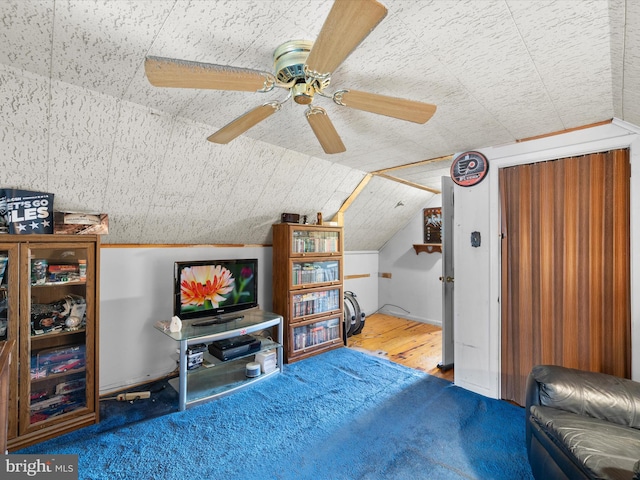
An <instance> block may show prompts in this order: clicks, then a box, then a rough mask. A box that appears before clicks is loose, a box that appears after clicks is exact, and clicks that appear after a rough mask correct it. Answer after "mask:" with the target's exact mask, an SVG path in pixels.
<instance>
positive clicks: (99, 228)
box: [53, 212, 109, 235]
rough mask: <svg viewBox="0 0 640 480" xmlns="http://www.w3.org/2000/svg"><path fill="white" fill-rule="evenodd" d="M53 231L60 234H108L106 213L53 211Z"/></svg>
mask: <svg viewBox="0 0 640 480" xmlns="http://www.w3.org/2000/svg"><path fill="white" fill-rule="evenodd" d="M53 223H54V226H53V233H55V234H60V235H106V234H107V233H109V216H108V215H107V214H106V213H81V212H53Z"/></svg>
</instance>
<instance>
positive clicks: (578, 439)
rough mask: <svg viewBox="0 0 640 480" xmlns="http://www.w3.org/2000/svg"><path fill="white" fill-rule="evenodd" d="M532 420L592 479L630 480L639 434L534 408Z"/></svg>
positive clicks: (639, 451) (639, 445) (639, 448)
mask: <svg viewBox="0 0 640 480" xmlns="http://www.w3.org/2000/svg"><path fill="white" fill-rule="evenodd" d="M530 414H531V417H532V420H533V421H534V422H535V423H536V424H537V425H539V427H540V429H541V430H542V431H544V432H545V433H546V434H547V435H549V437H550V438H551V439H552V440H553V441H554V442H555V443H556V444H557V445H558V446H559V447H560V448H561V449H562V450H564V451H565V453H566V454H567V455H569V456H572V457H573V458H575V459H576V461H577V462H579V463H581V464H582V465H583V466H584V468H585V470H586V471H587V472H589V475H590V476H591V477H592V478H598V479H610V480H631V479H633V478H634V467H635V464H636V462H637V461H638V459H639V458H640V430H637V429H635V428H629V427H625V426H622V425H618V424H615V423H611V422H607V421H604V420H600V419H597V418H591V417H586V416H583V415H578V414H575V413H571V412H567V411H564V410H558V409H555V408H550V407H545V406H538V405H534V406H532V407H531V411H530Z"/></svg>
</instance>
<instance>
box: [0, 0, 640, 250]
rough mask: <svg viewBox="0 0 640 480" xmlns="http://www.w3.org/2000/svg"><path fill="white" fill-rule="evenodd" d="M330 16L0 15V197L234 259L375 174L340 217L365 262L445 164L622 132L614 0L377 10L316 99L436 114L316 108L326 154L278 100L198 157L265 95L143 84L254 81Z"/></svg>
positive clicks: (193, 6) (5, 8)
mask: <svg viewBox="0 0 640 480" xmlns="http://www.w3.org/2000/svg"><path fill="white" fill-rule="evenodd" d="M383 3H385V2H383ZM332 4H333V1H332V0H296V1H282V0H226V1H223V0H219V1H218V0H130V1H129V0H104V1H94V0H75V1H67V0H15V1H13V0H11V1H10V0H0V27H1V28H0V46H1V47H0V99H1V100H2V101H1V102H0V138H2V143H1V145H0V152H2V155H1V156H0V157H1V158H0V181H1V182H2V183H1V186H13V187H21V188H27V189H31V190H40V191H48V192H51V193H54V194H55V207H56V210H67V211H99V212H104V213H108V214H109V216H110V233H109V235H107V236H105V237H104V239H103V241H104V242H107V243H244V244H247V243H251V244H252V243H269V242H270V238H271V232H270V226H271V224H272V223H275V222H278V221H279V218H280V214H281V213H282V212H292V213H300V214H307V215H310V216H312V217H315V214H316V212H322V213H323V216H324V218H325V219H330V218H331V217H332V216H334V215H335V214H336V212H338V211H339V209H340V208H341V206H342V205H343V204H344V202H345V201H347V200H348V199H349V197H350V195H351V194H352V192H354V191H355V190H356V189H357V187H358V185H359V184H360V182H361V181H362V180H363V179H365V176H366V175H367V173H370V172H379V171H385V170H388V169H391V170H388V171H387V174H388V175H391V176H393V177H396V178H397V179H399V180H400V181H394V180H393V179H390V178H388V177H387V176H381V175H374V176H373V177H372V179H371V180H370V181H369V182H368V183H367V184H366V186H365V187H364V188H363V189H362V190H361V191H360V193H359V195H358V196H357V198H356V199H355V200H354V201H353V202H351V201H350V203H349V208H348V209H346V211H345V214H344V223H345V240H346V248H347V249H349V250H368V249H378V248H380V247H381V246H382V245H384V243H385V242H386V241H387V240H388V239H389V238H390V237H391V236H392V235H393V234H394V233H396V232H397V231H398V230H399V229H401V228H402V227H403V226H404V225H405V224H406V222H407V221H408V220H409V219H411V218H413V217H414V216H415V215H416V214H417V213H418V212H419V211H420V210H421V209H422V208H423V207H424V206H425V205H427V204H428V203H429V202H430V200H431V198H432V197H433V195H434V194H435V193H437V191H438V189H439V186H440V178H441V176H443V175H447V174H448V171H449V163H450V156H451V155H452V154H455V153H456V152H463V151H465V150H469V149H480V150H481V149H482V147H487V146H492V145H500V144H505V143H511V142H514V141H516V140H519V139H524V138H529V137H533V136H538V135H544V134H547V133H551V132H557V131H562V130H565V129H572V128H576V127H581V126H584V125H588V124H592V123H596V122H601V121H605V120H608V119H611V118H613V117H616V118H619V119H622V120H625V121H628V122H630V123H634V124H636V125H640V4H639V3H638V2H632V1H631V0H626V1H625V0H609V1H607V0H556V1H552V0H535V1H534V0H482V1H480V0H466V1H465V0H433V1H427V0H422V1H415V0H388V1H387V2H386V3H385V5H386V7H387V8H388V14H387V15H386V17H385V18H384V19H383V20H382V22H381V23H380V24H379V25H378V26H377V27H376V28H375V29H374V30H373V31H372V32H371V34H370V35H368V36H367V37H366V38H365V40H364V41H363V42H362V43H361V44H360V45H359V46H358V47H357V48H356V49H355V51H354V52H353V53H352V54H351V55H350V56H348V57H347V58H346V60H345V61H344V62H343V63H342V64H341V65H340V66H339V67H338V68H337V69H336V70H335V71H334V72H333V75H332V78H331V90H334V89H339V88H353V89H356V90H361V91H365V92H372V93H378V94H383V95H388V96H393V97H401V98H407V99H412V100H417V101H421V102H426V103H431V104H435V105H436V106H437V111H436V113H435V115H434V116H433V118H432V119H431V120H429V121H428V122H427V123H426V124H414V123H410V122H406V121H402V120H398V119H394V118H389V117H385V116H381V115H375V114H372V113H368V112H363V111H359V110H354V109H349V108H347V107H342V106H339V105H337V104H335V103H333V102H332V101H331V100H330V99H326V98H316V99H315V100H314V104H318V105H320V106H322V107H323V108H325V109H326V110H327V112H328V114H329V116H330V118H331V120H332V122H333V124H334V126H335V128H336V130H337V131H338V133H339V135H340V137H341V138H342V141H343V143H344V144H345V146H346V152H344V153H340V154H334V155H327V154H325V153H324V152H323V150H322V148H321V147H320V145H319V143H318V141H317V139H316V137H315V136H314V135H313V132H312V130H311V128H310V127H309V124H308V123H307V121H306V119H305V115H304V111H305V108H304V107H303V106H302V105H298V104H295V103H293V102H291V101H289V102H287V103H285V104H284V106H283V108H282V109H281V110H280V111H279V112H277V113H276V114H274V115H272V116H271V117H269V118H268V119H266V120H265V121H263V122H261V123H259V124H258V125H256V126H255V127H253V128H251V129H250V130H248V131H247V132H246V133H245V134H244V135H242V136H240V137H239V138H237V139H235V140H233V141H232V142H231V143H229V144H228V145H218V144H213V143H210V142H207V141H206V138H207V137H208V136H209V135H210V134H212V133H213V132H215V131H216V130H218V129H219V128H221V127H223V126H224V125H226V124H227V123H229V122H230V121H232V120H233V119H235V118H236V117H238V116H240V115H242V114H243V113H245V112H247V111H248V110H250V109H252V108H254V107H256V106H258V105H260V104H263V103H265V102H267V101H271V100H283V98H284V97H285V92H284V91H283V90H281V89H275V90H274V91H271V92H269V93H253V92H248V93H247V92H236V91H231V92H230V91H224V92H223V91H218V90H196V89H182V88H159V87H154V86H152V85H150V83H149V82H148V80H147V78H146V76H145V72H144V60H145V57H146V56H149V55H152V56H161V57H171V58H176V59H184V60H191V61H197V62H206V63H213V64H220V65H232V66H237V67H244V68H250V69H256V70H266V71H269V72H272V71H273V51H274V49H275V48H276V47H277V46H278V45H280V44H282V43H283V42H285V41H287V40H291V39H309V40H314V39H315V38H316V37H317V35H318V33H319V32H320V30H321V28H322V26H323V22H324V20H325V18H326V17H327V15H328V14H329V11H330V9H331V6H332ZM426 160H433V161H429V162H423V161H426ZM416 162H418V163H417V164H416V165H411V166H410V168H403V169H395V168H394V167H397V166H400V165H409V164H414V163H416ZM420 185H421V186H424V187H426V189H423V188H418V187H417V186H420ZM351 200H352V199H351ZM399 202H401V203H402V204H403V206H398V203H399ZM417 241H419V239H416V242H417Z"/></svg>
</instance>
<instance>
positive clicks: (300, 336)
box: [289, 316, 342, 355]
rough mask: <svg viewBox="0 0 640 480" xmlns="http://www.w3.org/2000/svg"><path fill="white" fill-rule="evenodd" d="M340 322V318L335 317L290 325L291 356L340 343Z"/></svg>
mask: <svg viewBox="0 0 640 480" xmlns="http://www.w3.org/2000/svg"><path fill="white" fill-rule="evenodd" d="M341 320H342V318H341V316H335V317H331V318H328V319H326V320H310V321H307V322H301V323H297V324H292V325H290V326H289V328H290V329H291V332H290V339H291V341H292V343H293V345H290V348H291V351H292V352H293V355H296V354H301V353H303V352H305V351H306V350H313V349H316V348H320V347H322V346H324V345H327V344H330V343H336V342H338V341H341V331H340V322H341Z"/></svg>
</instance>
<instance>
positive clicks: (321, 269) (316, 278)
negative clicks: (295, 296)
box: [290, 259, 342, 288]
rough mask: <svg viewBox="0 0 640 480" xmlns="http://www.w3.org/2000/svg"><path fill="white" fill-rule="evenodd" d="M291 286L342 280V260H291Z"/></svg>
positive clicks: (317, 284)
mask: <svg viewBox="0 0 640 480" xmlns="http://www.w3.org/2000/svg"><path fill="white" fill-rule="evenodd" d="M290 271H291V287H292V288H293V287H296V288H299V287H304V286H307V285H308V286H319V285H323V284H325V285H326V284H332V283H340V282H342V262H341V261H340V259H331V260H317V261H314V260H311V259H307V260H291V265H290Z"/></svg>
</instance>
